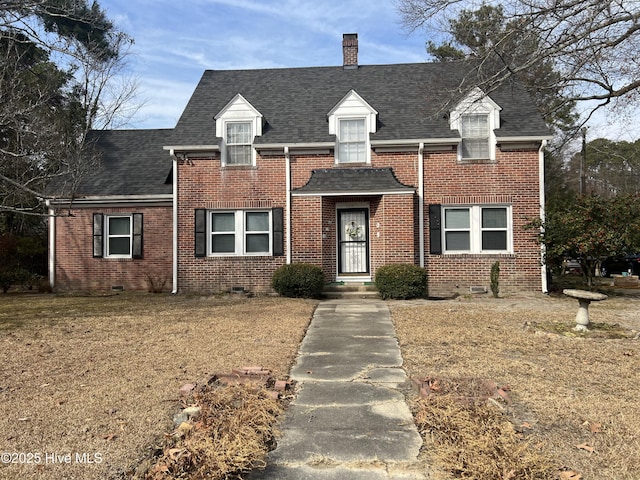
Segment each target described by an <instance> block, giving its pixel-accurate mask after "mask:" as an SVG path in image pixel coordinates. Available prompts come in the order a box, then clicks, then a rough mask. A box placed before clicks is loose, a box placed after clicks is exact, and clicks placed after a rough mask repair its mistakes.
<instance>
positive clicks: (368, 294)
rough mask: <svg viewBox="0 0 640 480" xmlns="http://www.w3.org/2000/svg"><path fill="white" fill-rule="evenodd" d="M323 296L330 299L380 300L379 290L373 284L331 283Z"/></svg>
mask: <svg viewBox="0 0 640 480" xmlns="http://www.w3.org/2000/svg"><path fill="white" fill-rule="evenodd" d="M323 295H324V297H325V298H328V299H341V298H343V299H356V298H363V299H377V298H380V294H379V293H378V289H377V288H376V286H375V285H374V284H373V283H370V282H367V283H363V282H340V283H331V284H329V285H327V286H326V287H325V289H324V292H323Z"/></svg>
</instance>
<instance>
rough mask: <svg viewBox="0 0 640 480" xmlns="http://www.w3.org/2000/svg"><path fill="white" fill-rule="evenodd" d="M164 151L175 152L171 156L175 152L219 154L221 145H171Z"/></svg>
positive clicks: (164, 148)
mask: <svg viewBox="0 0 640 480" xmlns="http://www.w3.org/2000/svg"><path fill="white" fill-rule="evenodd" d="M162 149H163V150H168V151H169V152H173V153H171V155H174V154H175V152H219V151H220V145H169V146H165V147H162Z"/></svg>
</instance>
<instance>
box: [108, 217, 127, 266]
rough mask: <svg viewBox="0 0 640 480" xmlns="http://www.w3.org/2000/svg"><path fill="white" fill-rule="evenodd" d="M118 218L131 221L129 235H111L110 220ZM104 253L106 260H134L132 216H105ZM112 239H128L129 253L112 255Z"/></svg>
mask: <svg viewBox="0 0 640 480" xmlns="http://www.w3.org/2000/svg"><path fill="white" fill-rule="evenodd" d="M116 218H126V219H128V220H129V234H128V235H122V234H111V232H110V225H111V224H110V220H111V219H116ZM104 232H105V234H104V251H105V255H104V257H105V258H133V215H131V214H121V213H120V214H109V215H105V216H104ZM112 238H128V239H129V253H128V254H122V253H114V254H112V253H111V249H110V240H111V239H112Z"/></svg>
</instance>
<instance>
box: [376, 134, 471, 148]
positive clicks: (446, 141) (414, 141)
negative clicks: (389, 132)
mask: <svg viewBox="0 0 640 480" xmlns="http://www.w3.org/2000/svg"><path fill="white" fill-rule="evenodd" d="M460 140H461V138H460V137H447V138H410V139H406V140H371V146H372V147H385V146H390V147H395V146H415V147H416V148H419V147H420V145H423V148H424V145H439V144H442V145H453V144H457V143H460Z"/></svg>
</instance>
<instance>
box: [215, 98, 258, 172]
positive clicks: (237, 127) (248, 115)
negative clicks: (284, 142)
mask: <svg viewBox="0 0 640 480" xmlns="http://www.w3.org/2000/svg"><path fill="white" fill-rule="evenodd" d="M215 119H216V137H219V138H220V139H221V141H220V152H221V157H222V158H221V164H222V166H251V165H255V162H256V153H255V149H254V148H253V141H254V139H255V137H258V136H260V135H262V114H261V113H260V112H259V111H258V110H256V108H254V107H253V105H251V104H250V103H249V102H248V101H247V100H246V99H245V98H244V97H243V96H242V95H240V94H238V95H236V96H235V97H234V98H233V100H231V101H230V102H229V103H228V104H227V105H226V106H225V107H224V108H223V109H222V110H221V111H220V112H219V113H218V114H217V115H216V116H215Z"/></svg>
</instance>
